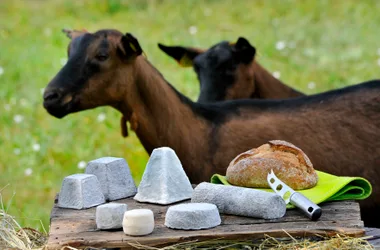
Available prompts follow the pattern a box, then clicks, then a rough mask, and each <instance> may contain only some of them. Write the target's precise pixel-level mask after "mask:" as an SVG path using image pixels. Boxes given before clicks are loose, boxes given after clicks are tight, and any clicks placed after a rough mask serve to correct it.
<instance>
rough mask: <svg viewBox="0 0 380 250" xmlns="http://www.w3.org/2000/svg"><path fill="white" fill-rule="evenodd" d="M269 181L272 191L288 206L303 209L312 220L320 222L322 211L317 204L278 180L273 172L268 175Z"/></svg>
mask: <svg viewBox="0 0 380 250" xmlns="http://www.w3.org/2000/svg"><path fill="white" fill-rule="evenodd" d="M267 181H268V184H269V186H270V187H271V188H272V190H273V191H274V192H275V193H277V194H278V195H280V196H281V197H282V198H283V199H284V201H285V203H286V204H288V203H290V204H293V205H294V206H296V207H297V208H299V209H301V210H302V212H304V213H305V214H306V215H307V216H308V217H309V218H310V219H311V220H318V219H319V217H321V215H322V209H321V208H320V207H319V206H318V205H317V204H315V203H314V202H312V201H311V200H309V199H308V198H307V197H305V196H304V195H303V194H301V193H299V192H296V191H294V190H293V189H292V188H291V187H289V186H288V185H286V184H285V183H284V182H283V181H281V180H280V179H278V178H277V176H276V175H275V174H274V173H273V170H271V172H270V173H268V176H267Z"/></svg>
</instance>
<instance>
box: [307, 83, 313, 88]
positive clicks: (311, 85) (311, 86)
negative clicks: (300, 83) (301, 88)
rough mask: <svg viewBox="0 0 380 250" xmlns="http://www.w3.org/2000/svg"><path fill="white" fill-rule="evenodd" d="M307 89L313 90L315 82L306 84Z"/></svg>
mask: <svg viewBox="0 0 380 250" xmlns="http://www.w3.org/2000/svg"><path fill="white" fill-rule="evenodd" d="M307 87H308V88H309V89H314V88H315V82H309V83H308V84H307Z"/></svg>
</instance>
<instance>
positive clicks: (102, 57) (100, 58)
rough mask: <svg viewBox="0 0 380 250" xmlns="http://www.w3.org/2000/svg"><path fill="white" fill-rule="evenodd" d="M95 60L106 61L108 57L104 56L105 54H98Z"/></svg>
mask: <svg viewBox="0 0 380 250" xmlns="http://www.w3.org/2000/svg"><path fill="white" fill-rule="evenodd" d="M95 58H96V60H98V61H101V62H102V61H105V60H107V59H108V55H106V54H98V55H96V57H95Z"/></svg>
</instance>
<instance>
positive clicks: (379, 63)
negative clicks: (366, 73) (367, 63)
mask: <svg viewBox="0 0 380 250" xmlns="http://www.w3.org/2000/svg"><path fill="white" fill-rule="evenodd" d="M377 65H379V66H380V58H379V59H377Z"/></svg>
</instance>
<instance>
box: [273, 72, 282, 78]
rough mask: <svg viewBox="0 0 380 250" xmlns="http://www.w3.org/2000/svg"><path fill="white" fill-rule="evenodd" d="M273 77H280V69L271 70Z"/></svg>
mask: <svg viewBox="0 0 380 250" xmlns="http://www.w3.org/2000/svg"><path fill="white" fill-rule="evenodd" d="M272 75H273V76H274V77H275V78H277V79H278V78H280V77H281V72H280V71H275V72H273V74H272Z"/></svg>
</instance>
